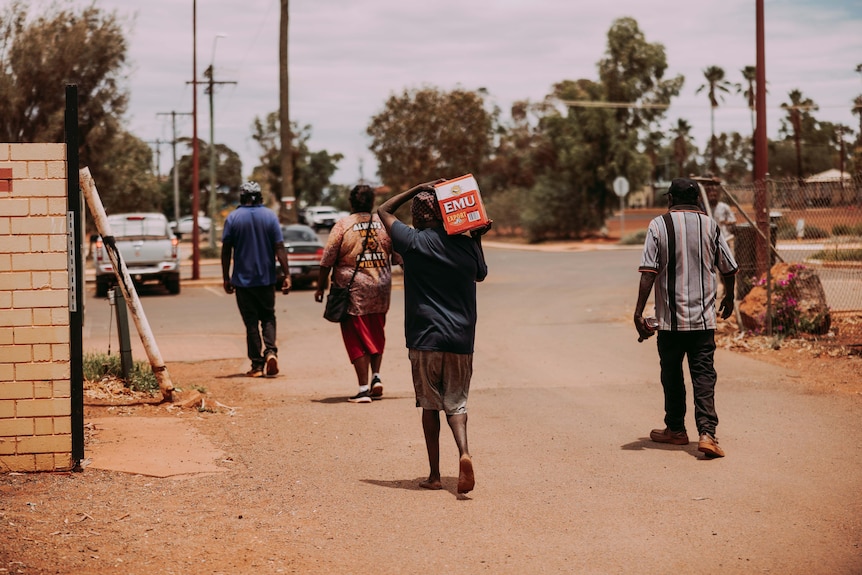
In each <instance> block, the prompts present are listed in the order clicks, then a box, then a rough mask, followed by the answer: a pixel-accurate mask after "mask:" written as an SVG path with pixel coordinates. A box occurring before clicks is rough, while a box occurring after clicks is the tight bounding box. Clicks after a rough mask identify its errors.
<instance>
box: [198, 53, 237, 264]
mask: <svg viewBox="0 0 862 575" xmlns="http://www.w3.org/2000/svg"><path fill="white" fill-rule="evenodd" d="M213 52H215V42H213ZM213 56H215V55H213ZM214 76H215V73H214V71H213V65H212V63H210V65H209V67H208V68H207V69H206V70H204V77H205V78H206V79H207V89H206V91H207V94H209V97H210V193H209V202H208V204H209V205H208V210H207V212H208V213H209V217H210V231H209V236H210V250H215V248H216V241H215V234H216V231H215V220H216V218H215V211H216V189H217V187H218V185H217V182H216V149H215V111H214V106H213V95H214V93H215V86H216V84H219V85H220V84H236V82H233V81H222V82H216V81H215V77H214Z"/></svg>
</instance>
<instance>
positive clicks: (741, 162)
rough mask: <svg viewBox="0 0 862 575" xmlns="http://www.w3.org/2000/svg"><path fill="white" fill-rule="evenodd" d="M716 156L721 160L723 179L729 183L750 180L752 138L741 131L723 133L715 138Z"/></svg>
mask: <svg viewBox="0 0 862 575" xmlns="http://www.w3.org/2000/svg"><path fill="white" fill-rule="evenodd" d="M715 147H716V156H718V158H719V159H720V160H721V173H722V175H723V178H722V179H723V180H724V181H725V182H727V183H729V184H741V183H743V182H746V181H750V174H751V170H752V169H753V166H752V165H751V161H752V155H751V149H752V145H751V138H750V137H746V136H742V135H741V134H740V133H739V132H731V133H730V134H726V133H722V134H720V135H719V136H718V137H717V138H716V140H715Z"/></svg>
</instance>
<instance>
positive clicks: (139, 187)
mask: <svg viewBox="0 0 862 575" xmlns="http://www.w3.org/2000/svg"><path fill="white" fill-rule="evenodd" d="M112 142H113V149H112V152H113V153H111V154H109V155H106V156H105V158H104V160H103V161H102V162H101V164H100V173H102V174H110V176H111V177H110V183H108V182H104V181H101V182H100V181H98V180H96V179H95V176H94V177H93V179H94V181H95V182H96V187H97V189H98V190H99V195H100V197H101V199H102V204H103V205H104V206H105V211H106V212H107V213H108V214H112V213H122V212H161V211H162V208H163V205H164V204H163V196H162V193H161V190H160V188H159V183H158V181H157V179H156V175H155V174H154V173H153V170H152V163H153V151H152V149H151V148H150V147H149V146H148V145H147V143H146V142H144V141H143V140H141V139H140V138H138V137H136V136H134V135H132V134H129V133H128V132H120V133H118V134H117V135H115V136H114V137H113V138H112ZM171 197H173V196H171Z"/></svg>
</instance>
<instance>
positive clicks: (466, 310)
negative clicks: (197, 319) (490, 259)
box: [392, 221, 488, 354]
mask: <svg viewBox="0 0 862 575" xmlns="http://www.w3.org/2000/svg"><path fill="white" fill-rule="evenodd" d="M392 246H393V248H394V249H395V251H396V252H398V253H399V254H400V255H401V257H402V259H403V260H404V334H405V336H406V338H407V347H408V348H409V349H419V350H425V351H446V352H450V353H465V354H466V353H473V342H474V340H475V336H476V282H477V281H482V280H484V279H485V276H487V275H488V266H487V265H485V257H484V255H483V253H482V248H481V247H480V246H479V244H477V243H476V241H475V240H473V239H472V238H470V237H468V236H464V235H455V236H450V235H448V234H447V233H446V230H444V229H443V228H442V227H440V228H430V229H426V230H416V229H413V228H411V227H409V226H407V225H405V224H404V223H402V222H400V221H396V222H395V223H393V225H392Z"/></svg>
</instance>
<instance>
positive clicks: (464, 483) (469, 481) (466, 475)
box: [458, 453, 476, 493]
mask: <svg viewBox="0 0 862 575" xmlns="http://www.w3.org/2000/svg"><path fill="white" fill-rule="evenodd" d="M458 467H459V469H460V473H459V474H458V493H467V492H469V491H472V490H473V486H474V485H476V478H475V477H474V476H473V459H472V458H471V457H470V456H469V455H467V454H466V453H465V454H464V455H462V456H461V461H460V462H459V463H458Z"/></svg>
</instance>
